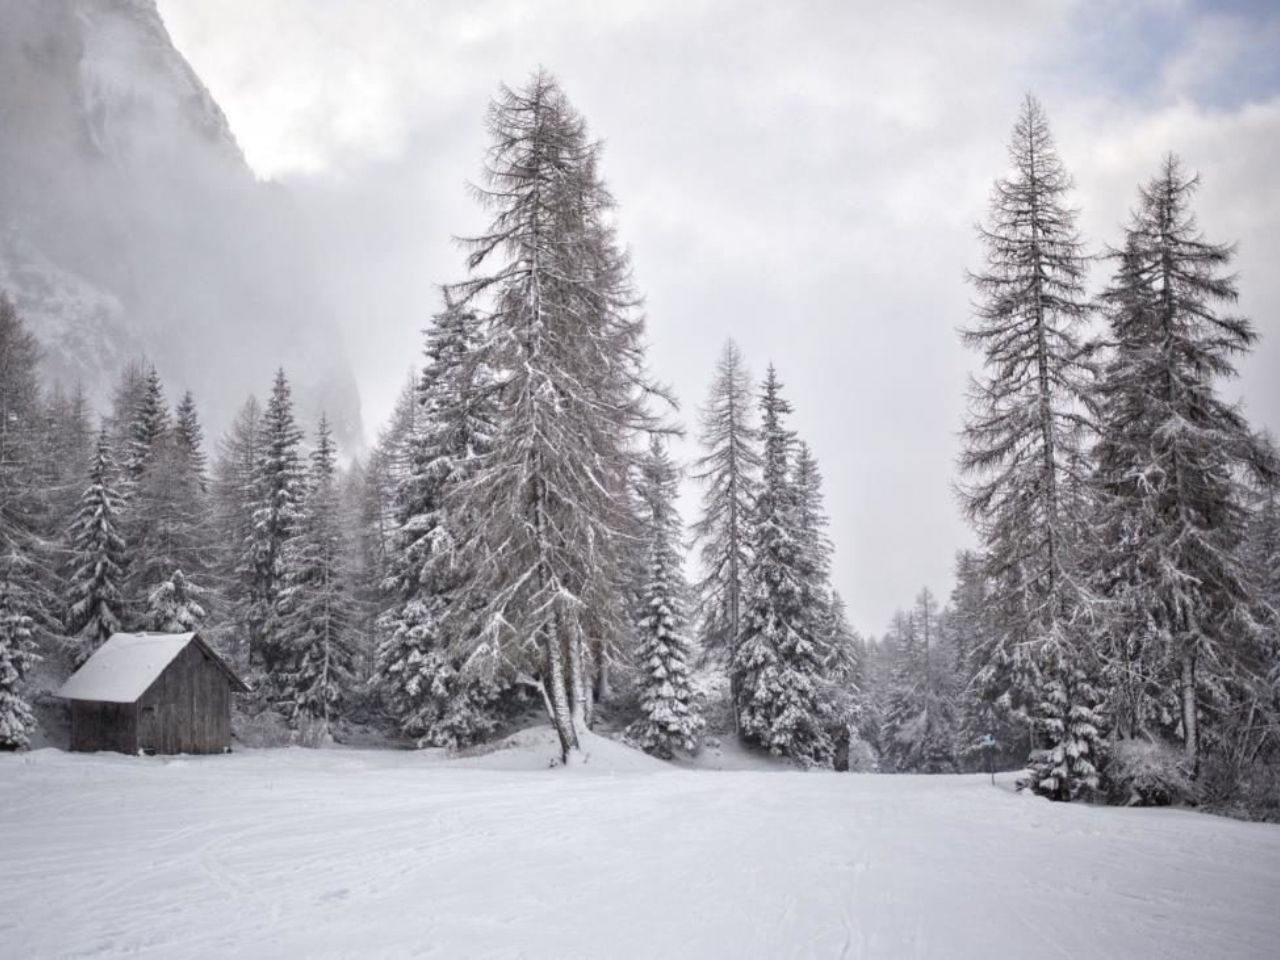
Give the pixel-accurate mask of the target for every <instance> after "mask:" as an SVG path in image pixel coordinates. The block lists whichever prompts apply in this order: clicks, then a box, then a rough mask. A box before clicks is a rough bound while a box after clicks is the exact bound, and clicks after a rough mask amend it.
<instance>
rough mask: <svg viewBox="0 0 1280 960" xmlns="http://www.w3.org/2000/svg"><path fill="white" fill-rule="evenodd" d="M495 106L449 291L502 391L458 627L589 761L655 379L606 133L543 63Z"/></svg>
mask: <svg viewBox="0 0 1280 960" xmlns="http://www.w3.org/2000/svg"><path fill="white" fill-rule="evenodd" d="M488 120H489V124H488V125H489V133H490V136H491V138H492V146H491V147H490V150H489V157H488V163H487V165H486V172H485V183H484V185H483V186H481V187H479V188H477V190H476V193H477V195H478V196H479V198H480V199H481V201H482V202H483V203H484V204H485V206H487V207H488V208H489V209H490V210H492V211H493V220H492V223H491V225H490V227H489V229H488V231H487V232H485V233H484V234H482V235H480V236H478V237H475V238H472V239H470V240H468V241H466V243H467V246H468V248H469V250H470V256H469V258H468V266H469V267H470V268H471V270H472V273H473V276H472V277H471V279H469V280H467V281H466V282H464V283H461V284H458V285H456V286H455V287H454V288H453V289H452V291H451V295H452V296H454V297H455V298H456V302H457V303H458V304H459V305H460V306H464V307H467V308H470V309H475V310H477V311H478V312H481V311H483V315H484V334H483V337H482V344H481V350H482V351H484V353H485V355H486V360H487V362H488V363H489V365H490V368H491V369H492V370H494V371H495V375H496V381H495V394H496V398H497V410H496V429H495V433H494V440H493V444H492V449H491V450H489V451H488V452H487V453H486V454H484V455H483V456H481V457H480V458H479V462H478V464H477V469H476V472H475V475H474V476H473V477H472V478H470V479H468V480H467V481H466V482H465V483H464V484H463V485H462V496H461V500H462V510H463V514H464V516H466V517H469V518H471V521H470V523H469V525H468V527H467V537H466V542H467V544H468V546H469V548H470V549H469V553H470V557H469V559H468V561H467V563H468V568H469V570H470V571H471V576H472V577H473V582H474V583H475V585H476V588H477V591H478V592H477V595H478V596H480V597H483V604H484V605H483V608H482V609H481V610H480V611H478V617H477V622H478V623H479V625H480V626H481V628H482V629H481V630H480V631H479V633H478V635H477V637H476V638H475V639H474V640H472V639H470V638H469V637H468V636H467V634H466V633H465V632H462V633H459V634H458V636H459V637H460V638H461V639H462V640H463V642H464V643H465V644H466V646H467V660H468V662H469V663H470V664H471V665H472V666H474V667H476V668H478V669H486V668H485V667H484V666H483V664H482V663H481V661H486V660H487V661H489V662H490V663H491V664H494V665H495V667H500V668H501V669H502V670H503V671H505V672H507V673H515V674H518V675H522V676H523V677H525V678H526V679H527V680H529V681H530V682H532V683H534V684H535V685H537V686H538V687H540V689H541V690H542V691H543V692H544V694H545V702H546V705H547V709H548V713H549V714H550V716H551V719H552V723H553V726H554V727H555V729H556V732H557V734H558V736H559V739H560V745H561V750H562V754H563V756H564V758H565V760H566V762H576V761H577V760H578V759H580V758H581V757H582V756H583V754H582V750H581V745H582V740H581V735H582V733H583V731H584V729H585V727H586V724H587V721H588V716H589V713H590V710H591V700H590V698H591V683H590V678H591V676H592V675H593V672H594V670H593V664H592V663H590V662H589V661H590V658H591V655H592V651H593V650H600V651H601V653H602V655H604V656H608V655H609V649H610V647H612V646H614V645H616V644H617V643H618V642H619V641H620V639H621V638H623V637H625V636H626V635H627V633H628V631H629V629H630V624H629V621H628V617H627V604H626V602H625V600H626V598H625V592H624V591H625V585H624V575H623V572H622V571H623V568H624V566H625V563H626V555H627V548H628V543H629V541H628V539H627V537H628V533H629V531H630V529H631V528H632V526H633V524H634V515H633V513H632V510H631V506H632V504H631V500H630V495H629V487H628V481H629V480H630V477H631V466H632V464H633V463H634V461H635V459H636V456H637V453H638V450H637V446H638V443H637V434H638V433H640V432H641V431H644V430H646V429H648V428H649V427H650V426H651V418H650V416H649V414H648V413H647V400H648V395H649V394H650V393H652V392H653V387H652V385H651V384H650V382H649V380H648V377H647V374H646V372H645V369H644V323H643V319H642V317H641V315H640V313H639V310H638V305H637V298H636V295H635V293H634V292H633V289H632V285H631V279H630V267H629V263H628V260H627V257H626V256H625V255H624V254H623V252H622V251H621V250H620V249H619V246H618V243H617V240H616V238H615V236H614V233H613V229H612V226H611V221H610V211H611V210H612V208H613V199H612V197H611V196H610V194H609V192H608V190H607V189H606V187H605V185H604V183H603V181H602V180H601V178H600V175H599V171H598V166H599V154H600V146H599V144H598V142H596V141H594V140H592V139H591V138H590V137H589V136H588V134H587V129H586V125H585V123H584V121H583V119H582V118H581V116H580V115H579V114H578V113H577V112H576V111H575V110H574V109H573V107H572V106H571V105H570V104H569V101H568V99H567V98H566V97H565V95H564V93H563V91H562V90H561V89H560V87H559V85H558V84H557V82H556V81H555V79H554V78H553V77H551V76H550V74H548V73H546V72H545V71H539V72H538V73H536V74H535V75H534V76H533V77H532V78H531V79H530V81H529V83H528V84H527V85H526V86H525V87H524V88H523V89H522V90H520V91H515V90H510V89H507V88H503V89H502V90H501V92H500V93H499V95H498V97H497V99H496V100H495V101H494V102H493V104H492V106H491V108H490V111H489V118H488ZM484 267H488V268H489V270H488V272H482V268H484Z"/></svg>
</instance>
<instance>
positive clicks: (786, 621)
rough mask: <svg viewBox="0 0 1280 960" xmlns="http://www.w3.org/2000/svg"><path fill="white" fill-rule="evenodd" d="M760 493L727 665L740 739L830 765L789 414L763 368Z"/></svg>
mask: <svg viewBox="0 0 1280 960" xmlns="http://www.w3.org/2000/svg"><path fill="white" fill-rule="evenodd" d="M760 411H761V418H760V419H761V436H762V441H763V451H762V458H761V459H762V469H761V477H760V489H759V493H758V494H757V496H756V499H755V503H754V505H753V508H752V514H751V526H750V529H751V567H750V569H749V571H748V575H747V578H748V583H749V584H750V594H749V597H748V602H747V606H746V610H745V613H744V617H743V621H742V635H741V637H740V638H739V640H738V643H737V647H736V649H735V651H734V658H733V663H732V665H731V668H730V669H731V676H732V677H733V681H734V689H735V690H736V691H737V699H738V718H739V724H740V727H741V731H742V734H743V735H744V736H745V737H747V738H748V739H749V740H752V741H754V742H756V743H758V744H760V745H761V746H762V747H764V748H765V749H767V750H769V751H770V752H771V753H774V754H776V755H778V756H787V757H790V758H792V759H793V760H795V761H797V762H799V763H801V764H804V765H815V766H830V764H831V762H832V758H833V744H832V742H831V738H830V735H829V732H828V729H827V727H828V720H829V717H828V716H827V715H826V710H825V705H824V700H823V697H822V690H821V681H822V674H823V669H822V649H821V645H820V642H819V638H817V637H816V636H815V635H814V629H815V618H814V617H813V615H812V611H811V610H810V609H809V608H808V607H807V606H806V592H807V587H806V583H805V569H804V564H805V558H804V549H803V547H802V545H801V544H800V542H799V534H800V522H801V521H800V514H801V497H800V494H799V491H798V490H797V489H796V486H795V484H794V483H793V480H792V473H791V466H792V456H793V454H794V445H795V437H794V435H793V434H792V432H791V431H790V429H788V428H787V426H786V424H785V422H784V418H785V417H786V415H787V414H788V413H790V411H791V407H790V404H788V403H787V401H786V400H785V399H784V398H783V396H782V385H781V383H780V382H779V380H778V376H777V373H776V371H775V370H774V368H773V366H772V365H770V367H769V371H768V374H767V375H766V377H765V382H764V387H763V390H762V393H761V397H760Z"/></svg>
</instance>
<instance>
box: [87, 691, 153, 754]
mask: <svg viewBox="0 0 1280 960" xmlns="http://www.w3.org/2000/svg"><path fill="white" fill-rule="evenodd" d="M71 749H72V750H78V751H85V752H92V751H95V750H115V751H116V752H118V753H137V752H138V705H137V704H136V703H100V702H98V701H90V700H73V701H71Z"/></svg>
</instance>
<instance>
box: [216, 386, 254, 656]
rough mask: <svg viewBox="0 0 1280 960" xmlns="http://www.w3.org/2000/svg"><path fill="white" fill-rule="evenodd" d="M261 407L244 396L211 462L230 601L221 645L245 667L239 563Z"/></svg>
mask: <svg viewBox="0 0 1280 960" xmlns="http://www.w3.org/2000/svg"><path fill="white" fill-rule="evenodd" d="M261 431H262V408H261V407H260V406H259V404H258V401H257V399H256V398H254V397H250V398H249V399H248V400H247V401H245V403H244V405H243V406H242V407H241V408H240V410H239V411H238V412H237V414H236V417H235V419H234V420H233V421H232V423H231V426H230V427H229V428H228V429H227V431H226V433H225V434H224V435H223V436H222V438H221V439H220V440H219V442H218V455H217V459H216V461H215V462H214V467H213V480H212V504H211V510H210V526H211V529H212V530H213V534H214V542H215V550H214V552H213V557H212V558H213V562H214V571H213V573H214V577H215V578H216V580H215V582H216V583H218V585H219V587H220V590H219V593H220V596H221V597H222V598H223V599H225V600H226V601H227V603H228V606H229V608H230V609H229V613H230V616H228V617H227V618H226V620H227V623H226V625H225V626H223V627H221V628H219V627H217V626H215V627H214V630H213V632H215V633H222V636H221V638H220V639H221V648H222V649H224V650H228V651H230V652H232V653H233V655H234V656H235V657H236V658H237V660H238V661H239V662H240V663H241V664H242V665H243V666H245V667H247V666H248V665H249V651H248V635H249V634H248V623H247V613H248V609H249V603H248V598H249V583H248V575H247V571H246V570H245V569H244V568H242V566H241V563H242V560H243V555H244V544H245V543H246V542H247V541H248V539H249V535H250V533H251V531H252V530H253V510H254V504H255V501H256V497H255V488H254V478H255V477H256V476H257V471H258V460H259V459H260V457H261V452H262V451H261V446H262V445H261Z"/></svg>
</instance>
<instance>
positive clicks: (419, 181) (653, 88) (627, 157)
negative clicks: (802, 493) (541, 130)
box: [160, 0, 1280, 633]
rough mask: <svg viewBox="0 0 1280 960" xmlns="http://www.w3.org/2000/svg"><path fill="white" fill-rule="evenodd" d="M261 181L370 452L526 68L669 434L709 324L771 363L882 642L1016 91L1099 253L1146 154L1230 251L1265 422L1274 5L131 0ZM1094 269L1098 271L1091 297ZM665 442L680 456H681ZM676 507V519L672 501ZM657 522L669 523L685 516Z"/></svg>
mask: <svg viewBox="0 0 1280 960" xmlns="http://www.w3.org/2000/svg"><path fill="white" fill-rule="evenodd" d="M160 8H161V11H162V13H163V14H164V17H165V19H166V22H167V23H168V25H169V28H170V30H171V31H172V34H173V38H174V40H175V42H176V43H177V45H178V47H179V49H180V50H182V52H183V53H184V54H185V55H186V56H187V57H188V58H189V59H190V61H191V62H192V64H193V65H194V67H195V68H196V70H197V72H198V73H199V74H200V75H201V77H202V78H203V79H204V81H205V82H206V84H207V85H208V86H209V88H210V89H211V91H212V92H213V94H214V96H215V97H216V99H217V100H218V102H219V103H220V104H221V105H222V107H223V109H224V110H225V111H226V113H227V115H228V118H229V120H230V123H231V126H232V129H233V130H234V131H235V134H236V136H237V138H238V139H239V142H240V145H241V147H242V148H243V150H244V152H245V155H246V157H247V158H248V160H249V162H250V164H251V165H252V166H253V168H254V169H255V171H256V172H257V173H258V175H259V176H260V177H262V178H264V179H272V180H275V181H278V182H280V183H281V184H283V185H285V186H287V188H288V189H289V191H290V192H291V193H292V194H293V195H294V196H295V197H296V203H297V204H298V206H299V208H300V209H301V211H302V213H303V215H304V216H305V217H307V218H308V220H309V221H310V222H311V225H312V233H313V235H314V236H315V237H316V238H317V242H318V244H319V252H320V256H321V257H322V258H323V267H324V271H325V275H326V276H327V277H328V278H329V280H330V282H332V283H333V285H334V297H335V306H336V308H337V309H338V311H339V313H340V314H341V315H342V316H343V317H344V318H345V321H344V322H345V328H346V331H347V337H348V343H349V349H350V351H351V355H352V358H353V364H354V367H355V372H356V376H357V378H358V381H359V384H360V387H361V390H362V393H363V398H364V404H365V422H366V425H367V429H368V430H369V433H370V435H373V434H375V433H376V431H377V429H378V428H379V427H380V425H381V424H382V423H383V422H384V420H385V418H386V415H387V413H388V411H389V409H390V407H391V404H392V402H393V400H394V398H395V395H396V393H397V392H398V391H399V389H400V388H401V386H402V384H403V381H404V377H405V374H406V371H407V370H408V369H409V368H410V367H411V366H412V365H414V364H415V363H416V362H417V357H418V354H419V350H420V347H421V335H420V330H421V328H422V327H423V326H424V324H425V323H426V322H427V319H428V318H429V317H430V315H431V314H432V312H433V311H434V310H435V309H436V307H437V305H438V299H437V292H436V288H435V285H436V284H437V283H439V282H441V281H445V280H452V279H457V278H459V277H460V276H461V274H460V269H461V258H460V257H459V255H458V253H457V251H456V249H454V248H453V247H452V246H451V244H450V241H449V238H450V236H451V235H454V234H465V233H467V232H469V231H472V230H475V229H476V228H477V227H478V226H479V224H480V223H481V219H480V215H479V213H478V211H477V210H476V208H475V206H474V204H473V203H472V202H471V201H470V200H469V199H468V197H467V195H466V191H465V183H466V181H468V180H469V179H474V178H476V177H477V176H478V173H479V169H480V162H481V159H482V156H483V152H484V149H485V146H486V141H485V135H484V130H483V126H482V121H483V116H484V110H485V105H486V102H487V101H488V98H489V97H490V96H491V95H492V94H493V92H494V90H495V88H496V87H497V85H498V84H499V83H500V82H507V83H509V84H513V85H514V84H519V83H521V82H522V81H523V80H524V79H525V78H526V77H527V75H528V74H529V72H530V71H531V70H533V69H534V68H535V67H536V66H537V65H539V64H542V65H545V66H546V67H547V68H549V69H550V70H551V71H552V72H554V73H555V74H557V75H558V76H559V77H560V79H561V81H562V83H563V86H564V88H565V90H566V92H567V93H568V95H569V97H570V99H571V100H572V101H573V102H574V103H575V104H576V105H577V106H578V108H579V109H580V110H581V111H582V112H583V113H584V114H585V116H586V118H587V120H588V122H589V123H590V125H591V127H592V129H593V131H594V133H595V134H596V135H598V136H600V137H602V138H603V139H604V140H605V141H606V152H605V157H604V162H603V172H604V175H605V177H606V179H607V180H608V182H609V184H610V186H611V187H612V189H613V192H614V193H615V195H616V197H617V199H618V201H619V204H620V212H619V219H620V232H621V235H622V237H623V238H624V240H625V241H626V242H627V243H628V244H629V246H630V248H631V251H632V255H633V258H634V262H635V270H636V277H637V280H638V282H639V285H640V288H641V290H642V292H643V293H644V295H645V296H646V298H647V312H648V317H649V329H650V339H651V344H652V349H651V357H652V366H653V370H654V372H655V373H656V374H657V375H658V376H659V377H660V378H661V379H663V380H665V381H667V382H669V383H671V384H672V385H673V386H674V387H675V388H676V391H677V392H678V394H679V396H680V399H681V401H682V404H683V411H682V414H683V418H684V420H685V421H686V423H689V424H692V422H693V418H694V412H695V410H696V408H697V406H698V405H699V404H700V403H701V402H702V399H703V396H704V394H705V391H706V385H707V381H708V378H709V375H710V371H711V368H712V364H713V362H714V360H715V358H716V355H717V354H718V352H719V350H720V346H721V344H722V343H723V341H724V340H725V338H726V337H730V336H732V337H733V338H734V339H736V340H737V341H738V343H739V345H740V346H741V347H742V349H743V351H744V352H745V354H746V356H747V358H748V360H749V362H750V365H751V367H752V370H753V372H755V373H757V374H759V373H762V372H763V370H764V367H765V365H766V364H767V363H769V362H770V361H772V362H774V363H775V364H776V365H777V367H778V370H779V373H780V375H781V377H782V379H783V381H784V383H785V385H786V387H787V393H788V395H789V397H790V399H791V401H792V403H793V405H794V407H795V417H794V421H793V424H794V426H795V427H796V429H797V430H798V431H799V432H800V434H801V436H802V437H803V438H804V439H806V440H808V441H809V443H810V445H811V446H812V447H813V449H814V451H815V453H816V455H817V457H818V459H819V462H820V463H821V465H822V468H823V471H824V473H825V477H826V491H827V501H828V507H829V512H830V514H831V517H832V537H833V540H834V542H835V545H836V563H835V579H836V586H837V589H839V590H840V591H841V593H843V594H844V596H845V598H846V600H847V601H848V603H849V607H850V614H851V618H852V620H853V622H854V625H855V626H856V627H857V628H858V629H859V630H862V631H864V632H870V633H879V632H881V631H882V630H883V629H884V628H885V626H886V625H887V622H888V620H889V618H890V616H891V614H892V612H893V610H894V609H895V608H896V607H899V606H905V605H907V604H908V603H910V601H911V599H912V597H913V595H914V594H915V593H916V592H917V591H918V589H919V588H920V587H921V586H922V585H926V584H927V585H928V586H930V587H931V588H933V589H934V590H935V591H936V592H939V593H941V594H945V592H946V591H947V590H949V589H950V582H951V568H952V562H953V555H954V552H955V551H956V549H958V548H960V547H962V546H965V545H967V544H969V543H970V542H971V536H970V534H969V532H968V531H967V529H966V527H965V524H964V522H963V521H962V520H961V518H960V517H959V514H958V510H957V508H956V504H955V500H954V496H953V494H952V490H951V483H952V477H953V473H954V470H953V465H954V463H955V459H956V455H957V449H958V448H957V436H956V434H957V430H958V428H959V425H960V421H961V415H962V411H963V398H964V389H965V381H966V376H967V374H968V373H969V371H970V370H971V369H972V368H973V367H974V364H975V358H974V357H973V356H972V355H970V354H969V353H967V352H966V351H965V350H964V349H963V348H962V347H961V345H960V344H959V341H958V338H957V336H956V333H955V330H956V328H957V326H959V325H961V324H964V323H965V322H966V321H967V319H968V315H969V303H970V291H969V289H968V288H967V287H966V285H965V282H964V272H965V270H966V268H975V267H978V266H980V261H979V255H980V251H979V249H978V246H977V244H976V242H975V240H974V232H973V227H974V224H975V222H976V221H977V220H979V219H980V218H982V217H983V216H984V212H985V206H986V202H987V197H988V194H989V191H990V186H991V182H992V180H993V179H994V178H995V177H996V176H998V175H1000V174H1001V173H1002V172H1003V169H1004V164H1005V149H1006V142H1007V139H1008V135H1009V130H1010V128H1011V126H1012V124H1013V121H1014V119H1015V115H1016V112H1017V109H1018V105H1019V101H1020V100H1021V98H1022V96H1023V95H1024V93H1026V92H1034V93H1035V94H1036V95H1037V96H1039V97H1040V99H1041V100H1042V102H1043V103H1044V106H1045V108H1046V110H1047V111H1048V114H1049V118H1050V121H1051V123H1052V126H1053V130H1054V132H1055V134H1056V137H1057V140H1058V144H1059V148H1060V152H1061V154H1062V157H1063V159H1064V161H1065V163H1066V164H1067V166H1068V168H1069V169H1070V170H1071V172H1072V173H1073V174H1074V176H1075V178H1076V181H1077V192H1076V196H1075V202H1076V205H1077V206H1079V207H1080V208H1081V210H1082V215H1081V221H1080V224H1081V228H1082V230H1083V233H1084V235H1085V238H1086V240H1087V241H1088V242H1089V244H1090V246H1091V247H1092V248H1093V249H1094V250H1101V249H1102V248H1103V247H1104V245H1105V244H1107V243H1114V242H1116V241H1117V239H1118V236H1119V228H1120V225H1121V224H1122V223H1123V222H1124V221H1125V219H1126V217H1127V214H1128V211H1129V209H1130V208H1131V206H1132V204H1133V201H1134V197H1135V193H1136V185H1137V184H1138V182H1139V181H1142V180H1145V179H1146V178H1148V177H1149V176H1150V175H1151V174H1152V173H1154V171H1155V168H1156V165H1157V163H1158V161H1159V159H1160V157H1161V155H1162V153H1164V152H1165V151H1166V150H1174V151H1176V152H1178V153H1179V154H1181V155H1182V157H1183V158H1184V160H1185V161H1186V162H1187V164H1188V165H1189V166H1190V167H1191V168H1193V169H1196V170H1198V171H1200V173H1201V174H1202V176H1203V178H1204V185H1203V190H1202V192H1201V194H1200V199H1199V204H1198V211H1199V215H1200V220H1201V223H1202V225H1203V227H1204V228H1205V230H1206V232H1207V234H1208V235H1209V238H1210V239H1212V240H1217V241H1222V240H1238V241H1239V242H1240V256H1239V261H1238V266H1239V270H1240V274H1241V293H1242V297H1241V300H1242V304H1241V306H1242V311H1243V312H1244V313H1246V314H1247V315H1249V316H1251V317H1252V318H1253V319H1254V321H1255V323H1256V324H1257V327H1258V328H1259V331H1260V332H1261V333H1262V335H1263V341H1262V344H1261V346H1260V348H1259V349H1258V350H1257V352H1256V353H1255V354H1254V355H1253V356H1252V357H1251V358H1250V359H1249V360H1248V361H1247V362H1246V363H1245V364H1244V365H1243V374H1244V375H1243V377H1242V378H1241V380H1240V381H1239V382H1238V383H1237V384H1235V385H1232V386H1230V387H1229V388H1228V389H1230V390H1231V392H1232V394H1233V395H1237V396H1242V397H1243V399H1244V402H1245V403H1246V405H1247V408H1248V411H1249V413H1250V415H1251V416H1252V418H1253V419H1254V421H1255V422H1257V423H1259V424H1261V425H1267V426H1269V427H1270V428H1271V429H1272V430H1273V431H1277V432H1280V268H1278V267H1277V259H1278V255H1280V163H1278V162H1277V158H1280V57H1277V55H1276V51H1277V50H1280V4H1277V3H1275V2H1273V0H1256V2H1234V3H1232V2H1227V3H1213V4H1210V3H1201V4H1196V3H1187V2H1177V0H1127V2H1125V0H1121V2H1106V3H1101V2H1099V3H1077V2H1066V0H1060V2H1035V3H1011V2H1007V0H990V2H956V3H913V2H893V3H890V2H879V3H874V4H870V3H861V2H858V3H855V2H837V0H831V2H797V0H790V2H785V3H780V2H777V0H758V2H753V0H678V2H657V0H609V2H607V3H606V2H588V0H582V2H556V0H539V2H527V3H522V2H512V0H494V2H480V0H458V2H448V0H432V2H425V0H417V2H415V0H218V2H217V3H209V2H203V0H160ZM1105 273H1106V267H1105V266H1104V265H1099V266H1098V267H1097V268H1095V270H1094V275H1093V281H1094V284H1095V285H1097V284H1100V283H1101V282H1102V281H1103V280H1104V279H1105ZM692 449H693V448H692V446H691V445H686V448H685V450H686V452H687V453H691V452H692ZM689 506H690V507H691V506H692V504H690V505H689ZM686 512H688V511H687V510H686Z"/></svg>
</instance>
